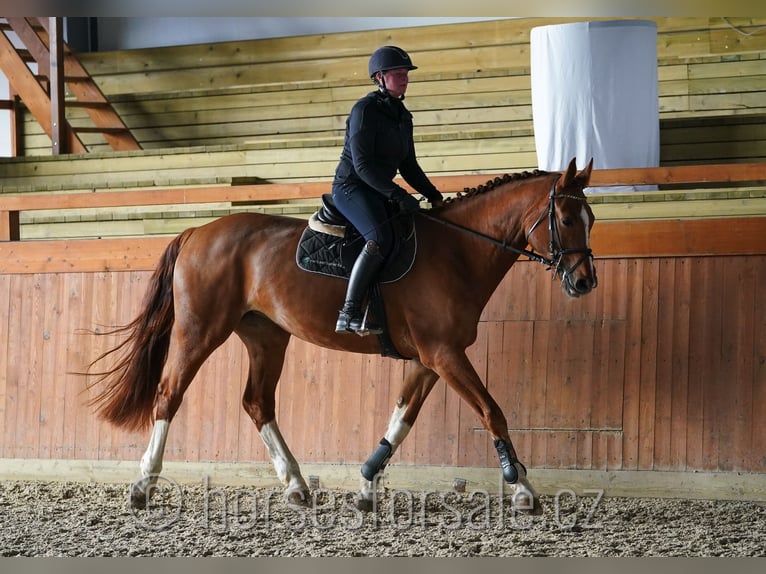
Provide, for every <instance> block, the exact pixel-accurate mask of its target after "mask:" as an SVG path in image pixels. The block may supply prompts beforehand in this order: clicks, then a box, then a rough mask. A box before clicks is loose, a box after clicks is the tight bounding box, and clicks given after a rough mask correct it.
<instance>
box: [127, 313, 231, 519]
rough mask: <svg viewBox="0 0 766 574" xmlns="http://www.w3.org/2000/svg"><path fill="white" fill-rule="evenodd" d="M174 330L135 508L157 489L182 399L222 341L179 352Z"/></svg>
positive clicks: (134, 498) (135, 489) (135, 486)
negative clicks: (166, 447)
mask: <svg viewBox="0 0 766 574" xmlns="http://www.w3.org/2000/svg"><path fill="white" fill-rule="evenodd" d="M177 328H178V327H177V325H176V326H174V327H173V333H172V335H171V342H170V348H169V350H168V360H167V363H166V365H165V372H164V373H163V375H162V379H161V381H160V385H159V387H158V389H157V396H156V399H155V407H154V427H153V428H152V435H151V438H150V439H149V445H148V446H147V448H146V451H145V452H144V455H143V456H142V457H141V464H140V467H141V479H140V480H138V481H137V482H135V483H133V484H132V485H131V489H130V503H131V505H132V506H133V507H134V508H145V507H146V504H147V501H148V500H149V499H150V497H151V494H152V489H153V488H155V485H156V483H157V479H158V478H159V474H160V472H161V471H162V459H163V456H164V453H165V442H166V440H167V436H168V430H169V429H170V422H171V421H172V420H173V417H174V416H175V414H176V413H177V412H178V409H179V407H180V406H181V402H182V400H183V395H184V393H185V392H186V389H188V388H189V384H190V383H191V382H192V380H193V379H194V376H195V375H196V374H197V371H198V370H199V368H200V367H201V366H202V363H203V362H205V360H206V359H207V358H208V357H209V356H210V353H212V352H213V350H214V349H215V348H216V347H218V345H220V344H221V342H222V341H216V342H208V344H203V343H201V342H200V343H199V344H197V345H193V344H185V345H184V346H183V350H182V349H181V348H179V343H178V341H179V340H180V339H183V338H182V337H179V335H178V333H177V331H176V329H177Z"/></svg>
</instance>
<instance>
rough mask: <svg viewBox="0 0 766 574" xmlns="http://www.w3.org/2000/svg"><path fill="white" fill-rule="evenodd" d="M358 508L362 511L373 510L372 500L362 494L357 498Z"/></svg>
mask: <svg viewBox="0 0 766 574" xmlns="http://www.w3.org/2000/svg"><path fill="white" fill-rule="evenodd" d="M356 509H357V510H361V511H362V512H372V500H370V499H369V498H363V497H361V496H359V497H357V499H356Z"/></svg>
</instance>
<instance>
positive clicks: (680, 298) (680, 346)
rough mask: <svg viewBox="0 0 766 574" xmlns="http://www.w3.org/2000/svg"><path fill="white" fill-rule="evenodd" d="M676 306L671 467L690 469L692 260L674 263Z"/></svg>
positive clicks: (671, 397) (677, 260)
mask: <svg viewBox="0 0 766 574" xmlns="http://www.w3.org/2000/svg"><path fill="white" fill-rule="evenodd" d="M674 266H675V269H674V277H675V283H674V295H673V297H674V304H673V341H672V347H673V355H672V358H671V360H672V376H671V378H670V404H671V419H670V433H669V434H670V437H669V441H670V450H669V466H670V467H671V468H672V469H674V470H684V469H686V468H687V464H688V461H687V454H686V453H687V445H686V440H687V433H686V429H687V427H688V425H689V421H688V419H687V417H688V412H689V401H688V396H689V387H690V385H691V382H690V375H689V371H690V366H689V357H690V354H691V352H690V349H691V345H690V315H691V308H692V302H691V298H690V295H691V284H692V282H693V281H694V279H693V275H692V266H693V261H692V260H691V259H690V258H679V259H676V260H675V262H674Z"/></svg>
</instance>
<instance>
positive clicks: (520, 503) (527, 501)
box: [513, 493, 543, 516]
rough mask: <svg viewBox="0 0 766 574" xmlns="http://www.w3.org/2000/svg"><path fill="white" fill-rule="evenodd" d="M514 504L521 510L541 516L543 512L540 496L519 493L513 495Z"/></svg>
mask: <svg viewBox="0 0 766 574" xmlns="http://www.w3.org/2000/svg"><path fill="white" fill-rule="evenodd" d="M513 505H514V507H515V508H516V510H518V511H519V512H523V513H524V514H532V515H534V516H540V515H541V514H542V513H543V505H542V503H541V502H540V497H539V496H532V495H531V494H527V493H524V494H517V495H515V496H514V497H513Z"/></svg>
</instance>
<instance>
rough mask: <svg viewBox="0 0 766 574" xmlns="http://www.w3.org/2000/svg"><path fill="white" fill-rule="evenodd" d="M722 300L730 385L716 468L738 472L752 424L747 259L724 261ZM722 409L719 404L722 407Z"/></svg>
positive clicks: (751, 288) (751, 299) (751, 292)
mask: <svg viewBox="0 0 766 574" xmlns="http://www.w3.org/2000/svg"><path fill="white" fill-rule="evenodd" d="M724 273H725V274H726V275H725V276H726V277H727V279H728V281H726V283H725V286H724V294H723V296H724V301H727V302H730V304H729V305H727V309H726V312H724V313H723V316H722V331H723V333H722V335H723V344H722V348H721V352H722V369H723V372H724V373H727V374H729V376H730V377H731V378H730V385H729V388H728V391H729V392H728V393H727V395H726V400H725V401H724V405H725V406H726V407H728V408H726V410H725V411H724V412H723V413H722V414H724V415H725V416H724V417H723V418H724V423H723V424H724V426H726V429H727V430H726V432H724V433H722V435H721V451H720V453H719V468H721V469H725V470H728V469H731V470H741V469H744V468H746V467H745V459H746V458H747V454H746V453H749V452H750V451H751V436H752V435H751V429H752V424H753V420H752V417H753V411H752V407H751V405H752V404H753V402H752V401H753V367H754V365H753V355H754V353H753V350H754V347H753V334H754V328H755V325H754V323H755V320H754V318H755V317H757V314H758V313H759V310H757V309H756V308H755V291H756V289H758V288H762V287H760V286H759V287H756V285H755V282H754V275H755V274H754V269H753V264H752V262H750V261H749V258H745V257H733V258H729V259H727V260H726V269H725V270H724ZM722 406H723V405H722Z"/></svg>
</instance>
